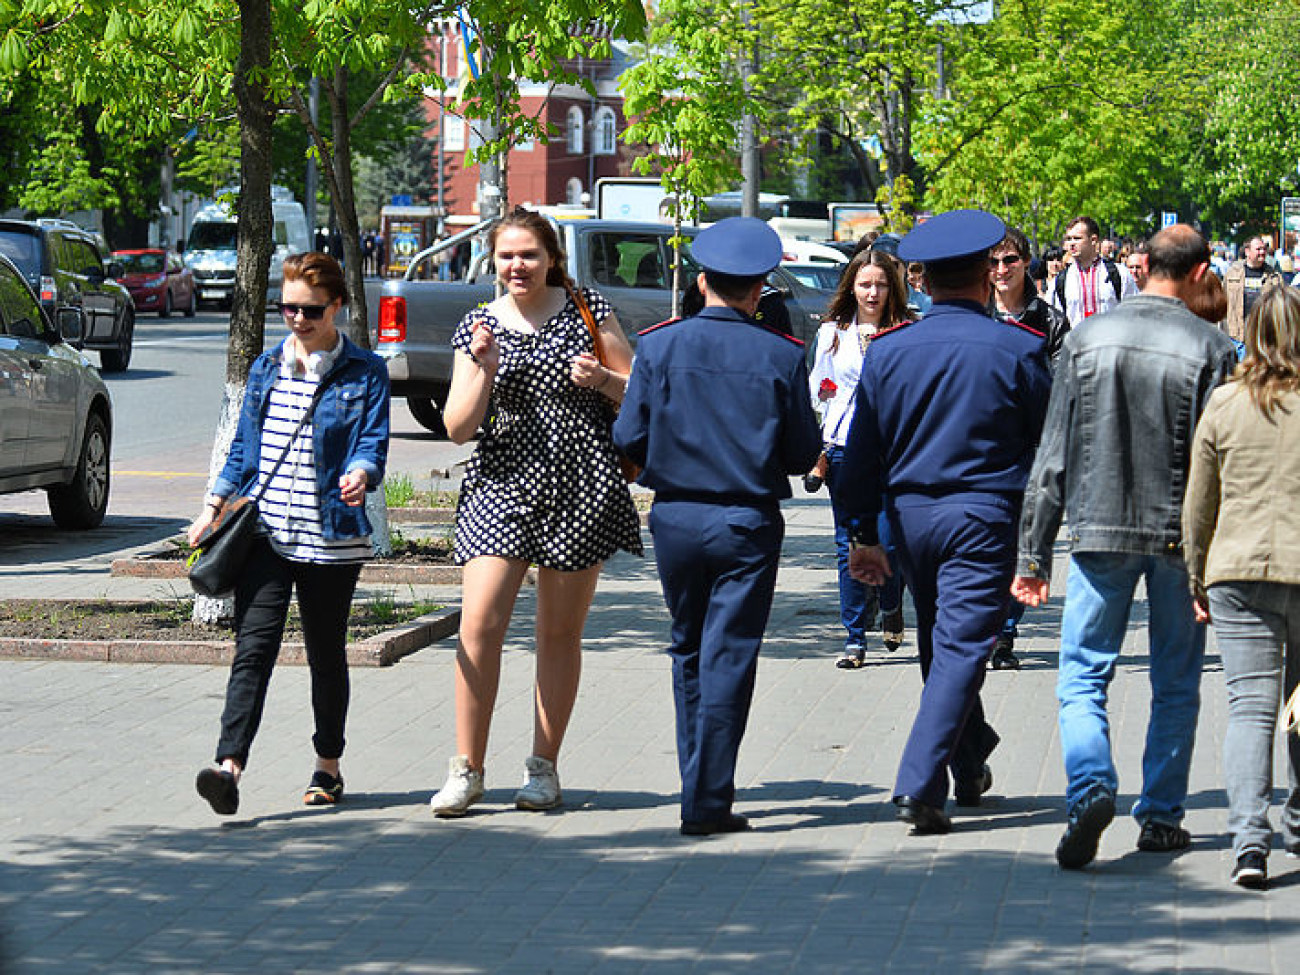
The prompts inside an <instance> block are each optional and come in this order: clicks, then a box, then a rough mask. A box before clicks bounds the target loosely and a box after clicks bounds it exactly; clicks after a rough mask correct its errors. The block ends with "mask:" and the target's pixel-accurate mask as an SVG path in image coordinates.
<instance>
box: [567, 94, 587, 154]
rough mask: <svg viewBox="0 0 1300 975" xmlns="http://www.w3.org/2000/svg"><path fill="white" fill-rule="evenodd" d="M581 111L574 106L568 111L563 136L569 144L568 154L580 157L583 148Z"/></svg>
mask: <svg viewBox="0 0 1300 975" xmlns="http://www.w3.org/2000/svg"><path fill="white" fill-rule="evenodd" d="M582 125H583V119H582V109H580V108H579V107H578V106H577V105H574V106H573V107H572V108H570V109H569V119H568V124H567V125H566V126H565V134H566V136H567V141H568V143H569V152H572V153H575V154H578V155H581V154H582V147H583V138H582Z"/></svg>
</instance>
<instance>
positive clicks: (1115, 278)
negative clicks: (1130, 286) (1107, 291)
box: [1102, 257, 1124, 301]
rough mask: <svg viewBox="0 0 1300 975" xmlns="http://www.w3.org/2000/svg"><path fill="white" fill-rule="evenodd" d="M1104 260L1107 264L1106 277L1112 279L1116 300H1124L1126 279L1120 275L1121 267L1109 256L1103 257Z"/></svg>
mask: <svg viewBox="0 0 1300 975" xmlns="http://www.w3.org/2000/svg"><path fill="white" fill-rule="evenodd" d="M1102 261H1103V262H1105V264H1106V277H1107V279H1109V281H1110V286H1111V287H1112V288H1114V289H1115V300H1116V301H1123V300H1124V279H1123V278H1122V277H1120V273H1119V267H1118V265H1116V264H1115V262H1114V261H1112V260H1111V259H1110V258H1109V257H1103V258H1102Z"/></svg>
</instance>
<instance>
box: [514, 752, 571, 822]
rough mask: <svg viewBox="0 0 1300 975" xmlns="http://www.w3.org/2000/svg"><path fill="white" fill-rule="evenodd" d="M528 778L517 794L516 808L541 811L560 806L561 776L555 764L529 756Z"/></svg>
mask: <svg viewBox="0 0 1300 975" xmlns="http://www.w3.org/2000/svg"><path fill="white" fill-rule="evenodd" d="M524 768H525V769H526V770H527V773H528V775H527V778H525V779H524V786H523V788H522V789H520V790H519V791H518V792H516V793H515V808H516V809H529V810H533V811H540V810H543V809H554V808H555V807H556V806H558V805H559V804H560V800H561V798H562V796H561V795H560V776H559V773H558V772H556V771H555V763H554V762H552V761H551V760H550V759H547V758H538V757H537V756H536V755H529V756H528V758H526V759H525V760H524Z"/></svg>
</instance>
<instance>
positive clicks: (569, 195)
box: [564, 176, 582, 207]
mask: <svg viewBox="0 0 1300 975" xmlns="http://www.w3.org/2000/svg"><path fill="white" fill-rule="evenodd" d="M564 202H565V203H568V204H570V205H571V206H575V207H576V206H581V205H582V180H580V179H578V178H577V177H576V176H575V177H574V178H573V179H571V180H569V181H568V182H567V183H565V184H564Z"/></svg>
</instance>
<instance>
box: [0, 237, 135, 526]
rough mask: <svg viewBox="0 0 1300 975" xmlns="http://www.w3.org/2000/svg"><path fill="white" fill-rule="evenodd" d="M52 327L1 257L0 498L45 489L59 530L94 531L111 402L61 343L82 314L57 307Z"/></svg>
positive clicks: (77, 335)
mask: <svg viewBox="0 0 1300 975" xmlns="http://www.w3.org/2000/svg"><path fill="white" fill-rule="evenodd" d="M54 321H57V323H58V326H57V328H56V327H55V324H54V323H53V322H52V321H51V319H50V318H49V317H48V316H47V315H46V313H45V310H44V309H43V308H42V307H41V303H40V301H39V299H38V298H37V297H36V293H35V292H34V291H33V290H32V289H31V288H30V287H29V286H28V284H27V282H26V281H25V280H24V277H23V275H22V274H21V273H20V272H19V270H18V268H17V267H16V266H15V265H14V264H12V263H11V262H10V261H9V260H8V259H6V258H4V257H0V493H3V494H12V493H14V492H17V491H31V490H37V489H44V491H45V493H46V495H47V497H48V500H49V505H50V514H51V515H52V516H53V517H54V522H55V524H57V525H58V526H59V527H60V528H68V529H84V528H94V527H96V526H97V525H99V524H100V523H101V522H102V521H103V520H104V513H105V512H106V511H107V510H108V488H109V455H110V447H111V444H112V436H113V406H112V400H111V399H110V398H109V395H108V388H107V387H106V386H105V385H104V381H103V380H102V379H100V378H99V373H97V372H96V371H95V368H94V367H93V366H92V365H91V364H90V363H89V362H87V361H86V358H85V356H83V355H82V354H81V353H80V352H78V351H77V350H76V349H74V348H72V346H70V345H68V344H67V342H65V341H64V340H65V339H68V340H71V341H78V340H80V339H81V338H82V337H83V332H84V330H85V324H86V315H85V312H84V311H83V309H82V308H80V307H78V306H75V305H71V304H64V305H61V306H60V307H59V309H58V312H57V318H56V319H55V320H54Z"/></svg>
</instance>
